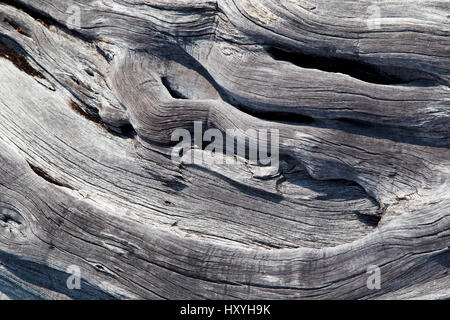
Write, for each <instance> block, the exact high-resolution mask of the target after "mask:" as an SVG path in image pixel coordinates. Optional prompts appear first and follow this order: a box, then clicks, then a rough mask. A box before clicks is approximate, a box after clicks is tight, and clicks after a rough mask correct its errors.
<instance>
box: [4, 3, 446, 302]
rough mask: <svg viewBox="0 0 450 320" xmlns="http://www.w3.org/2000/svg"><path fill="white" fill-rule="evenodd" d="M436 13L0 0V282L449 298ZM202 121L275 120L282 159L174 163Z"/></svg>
mask: <svg viewBox="0 0 450 320" xmlns="http://www.w3.org/2000/svg"><path fill="white" fill-rule="evenodd" d="M373 8H375V9H376V10H377V11H376V12H378V13H380V15H379V16H377V17H376V19H375V18H374V17H373V13H372V9H373ZM77 12H79V13H80V15H79V18H80V19H79V20H77V19H76V18H77ZM449 14H450V8H449V2H448V1H445V0H444V1H438V0H427V1H418V0H410V1H387V0H385V1H375V0H367V1H342V0H309V1H303V0H283V1H275V0H274V1H272V0H264V1H263V0H216V1H213V0H211V1H207V0H192V1H188V0H186V1H156V0H152V1H150V0H149V1H137V0H129V1H122V0H98V1H87V0H83V1H82V0H70V1H68V0H66V1H60V0H22V1H0V150H1V153H0V159H1V160H0V163H1V167H0V293H1V294H0V297H1V298H5V299H7V298H10V299H23V298H46V299H65V298H74V299H86V298H87V299H89V298H97V299H110V298H131V299H136V298H146V299H161V298H163V299H182V298H188V299H190V298H200V299H205V298H207V299H218V298H225V299H230V298H238V299H247V298H252V299H255V298H272V299H298V298H311V299H327V298H333V299H388V298H405V299H407V298H432V299H436V298H449V297H450V289H449V288H450V277H449V274H448V268H449V265H450V251H449V239H450V193H449V190H450V184H449V177H450V151H449V147H450V143H449V142H450V141H449V138H450V130H449V129H450V121H449V118H450V113H449V107H450V90H449V82H450V77H449V76H450V68H449V66H450V52H449V48H450V38H449V35H450V27H449V23H448V22H449ZM194 121H202V122H203V123H204V124H205V128H206V127H207V126H208V127H211V128H218V129H220V130H223V131H225V130H226V129H238V130H241V131H242V132H244V131H245V130H247V129H249V128H254V129H260V128H274V129H279V130H280V157H281V165H280V169H279V172H276V173H274V172H270V170H267V169H264V168H260V167H258V166H257V165H255V164H252V163H251V162H248V161H246V160H245V159H242V161H240V162H239V164H238V165H234V166H227V165H206V164H205V165H188V164H183V165H177V164H175V163H174V162H172V161H171V159H170V154H171V151H172V147H173V145H171V144H170V142H171V141H170V137H171V134H172V132H173V131H174V130H175V129H176V128H187V129H190V128H191V127H192V125H193V123H194ZM192 152H193V153H195V154H196V156H202V153H205V151H202V149H201V148H195V149H193V151H192ZM72 265H75V266H79V267H80V268H81V276H82V285H81V289H80V290H70V289H68V288H67V286H66V280H67V278H68V276H70V274H68V273H67V268H68V266H72ZM371 265H375V266H378V267H379V268H380V270H381V288H380V289H379V290H371V289H369V288H368V287H367V278H368V274H367V272H366V271H367V268H368V267H369V266H371Z"/></svg>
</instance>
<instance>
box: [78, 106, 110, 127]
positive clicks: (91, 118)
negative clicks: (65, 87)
mask: <svg viewBox="0 0 450 320" xmlns="http://www.w3.org/2000/svg"><path fill="white" fill-rule="evenodd" d="M69 106H70V108H71V109H72V110H73V111H75V113H77V114H79V115H80V116H82V117H84V118H86V119H87V120H89V121H92V122H95V123H96V124H98V125H100V126H101V127H102V128H104V129H108V128H107V126H106V124H105V123H104V122H103V120H102V119H101V118H100V116H98V115H96V114H91V113H88V112H86V111H84V110H83V109H82V108H81V107H80V106H79V105H78V104H77V103H76V102H75V101H73V100H70V103H69Z"/></svg>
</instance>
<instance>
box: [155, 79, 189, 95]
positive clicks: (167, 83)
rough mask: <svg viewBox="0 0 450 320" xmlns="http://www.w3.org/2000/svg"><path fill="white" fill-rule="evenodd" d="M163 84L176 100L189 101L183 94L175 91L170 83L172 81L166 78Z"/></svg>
mask: <svg viewBox="0 0 450 320" xmlns="http://www.w3.org/2000/svg"><path fill="white" fill-rule="evenodd" d="M161 81H162V84H163V85H164V87H166V89H167V91H169V93H170V95H171V96H172V98H174V99H188V98H187V97H186V96H184V95H183V94H182V93H181V92H179V91H178V90H176V89H174V88H173V87H172V85H171V83H170V81H169V80H168V79H167V78H166V77H162V78H161Z"/></svg>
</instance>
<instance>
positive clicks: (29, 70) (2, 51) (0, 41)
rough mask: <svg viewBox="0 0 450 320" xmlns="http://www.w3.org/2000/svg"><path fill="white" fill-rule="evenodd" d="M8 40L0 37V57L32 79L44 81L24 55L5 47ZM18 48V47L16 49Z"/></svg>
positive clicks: (42, 76) (13, 43)
mask: <svg viewBox="0 0 450 320" xmlns="http://www.w3.org/2000/svg"><path fill="white" fill-rule="evenodd" d="M8 40H9V39H7V38H6V37H3V36H2V37H0V57H2V58H5V59H8V60H9V61H11V62H12V63H13V64H14V65H15V66H16V67H17V68H18V69H19V70H21V71H23V72H25V73H26V74H29V75H30V76H32V77H38V78H40V79H45V77H44V75H42V73H40V72H39V71H37V70H36V69H34V68H33V67H32V66H31V65H30V64H29V63H28V61H27V59H26V57H25V53H22V52H17V51H15V50H13V49H11V48H10V46H8V45H7V43H5V42H8ZM15 44H16V43H15V42H14V41H13V42H12V43H11V46H13V45H15ZM18 48H20V47H18Z"/></svg>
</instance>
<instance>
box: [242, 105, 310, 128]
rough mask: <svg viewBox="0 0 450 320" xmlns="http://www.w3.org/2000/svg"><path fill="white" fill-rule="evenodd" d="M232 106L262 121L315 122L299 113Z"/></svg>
mask: <svg viewBox="0 0 450 320" xmlns="http://www.w3.org/2000/svg"><path fill="white" fill-rule="evenodd" d="M233 105H234V106H235V107H236V108H237V109H239V110H240V111H242V112H245V113H247V114H249V115H251V116H253V117H256V118H259V119H262V120H267V121H273V122H279V123H287V124H312V123H314V122H315V119H314V118H313V117H310V116H307V115H304V114H300V113H294V112H282V111H255V110H254V109H253V108H250V107H247V106H245V105H243V104H242V103H234V104H233Z"/></svg>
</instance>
